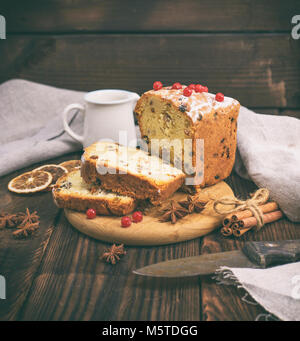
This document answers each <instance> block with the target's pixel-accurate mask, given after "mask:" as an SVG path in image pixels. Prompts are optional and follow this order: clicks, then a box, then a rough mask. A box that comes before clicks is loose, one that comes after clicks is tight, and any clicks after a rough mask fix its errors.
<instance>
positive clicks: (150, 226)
mask: <svg viewBox="0 0 300 341" xmlns="http://www.w3.org/2000/svg"><path fill="white" fill-rule="evenodd" d="M186 196H187V194H186V193H183V192H176V193H175V194H174V195H173V196H172V197H171V198H170V199H169V200H168V201H170V200H171V199H174V200H175V201H180V200H185V198H186ZM224 196H233V192H232V190H231V188H230V187H229V186H228V185H227V184H226V183H225V182H223V181H222V182H220V183H218V184H216V185H214V186H211V187H207V188H204V189H203V190H202V191H201V194H200V198H203V199H206V200H207V199H220V198H222V197H224ZM168 201H166V203H164V205H163V206H162V207H165V205H167V204H168ZM162 207H152V208H151V209H150V210H148V211H147V215H144V217H143V220H142V221H141V222H140V223H137V224H135V223H132V225H131V226H130V227H128V228H124V227H121V217H112V216H97V217H96V218H95V219H87V218H86V215H85V213H82V212H76V211H73V210H69V209H65V214H66V217H67V219H68V220H69V222H70V223H71V224H72V225H73V226H74V227H75V228H76V229H77V230H79V231H81V232H82V233H85V234H87V235H88V236H90V237H93V238H96V239H100V240H102V241H106V242H110V243H117V244H120V243H123V244H125V245H163V244H171V243H177V242H181V241H184V240H189V239H194V238H197V237H200V236H203V235H205V234H208V233H210V232H211V231H213V230H214V229H215V228H216V227H218V226H220V225H221V222H222V219H223V216H220V215H218V214H216V213H215V212H214V211H213V209H212V205H211V203H209V204H208V205H207V207H206V208H205V210H203V212H202V213H201V214H199V213H193V214H189V215H187V216H186V217H184V218H183V219H181V220H178V221H177V222H176V224H171V222H163V223H162V222H160V221H159V219H160V217H161V214H160V212H159V211H161V210H162Z"/></svg>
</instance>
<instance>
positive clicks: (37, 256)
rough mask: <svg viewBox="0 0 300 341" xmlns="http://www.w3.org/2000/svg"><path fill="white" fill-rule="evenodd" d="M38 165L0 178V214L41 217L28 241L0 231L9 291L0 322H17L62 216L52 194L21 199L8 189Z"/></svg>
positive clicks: (0, 304)
mask: <svg viewBox="0 0 300 341" xmlns="http://www.w3.org/2000/svg"><path fill="white" fill-rule="evenodd" d="M73 156H74V155H73ZM70 157H71V156H70ZM65 158H66V156H64V159H65ZM57 161H59V159H58V160H57ZM39 165H40V164H36V165H33V166H32V167H30V168H26V169H23V170H20V171H16V172H13V173H11V174H9V175H7V176H4V177H1V178H0V197H1V201H0V212H6V213H17V212H24V213H25V210H26V208H29V210H30V212H31V213H32V212H34V211H37V214H38V215H39V217H40V228H39V230H38V232H37V234H36V235H35V236H34V237H32V238H29V239H24V240H16V239H14V238H13V236H12V231H14V230H15V229H1V230H0V274H1V275H2V276H4V277H5V280H6V288H7V293H6V299H5V300H0V320H15V319H16V318H17V314H18V313H19V311H20V309H21V307H22V305H23V303H24V300H25V299H26V297H27V294H28V291H29V289H30V287H31V284H32V280H33V276H34V274H35V272H36V271H37V268H38V267H39V265H40V262H41V259H42V257H43V254H44V251H45V249H46V247H47V245H48V242H49V240H50V237H51V235H52V232H53V229H54V226H55V225H56V223H57V221H58V219H59V216H60V213H61V212H60V211H59V209H58V208H57V207H56V206H55V205H54V203H53V200H52V198H51V192H43V193H35V194H31V195H20V194H15V193H11V192H9V191H8V189H7V184H8V182H9V181H10V180H11V179H12V178H14V177H15V176H17V175H19V174H21V173H23V172H24V171H27V170H31V169H33V168H35V167H38V166H39Z"/></svg>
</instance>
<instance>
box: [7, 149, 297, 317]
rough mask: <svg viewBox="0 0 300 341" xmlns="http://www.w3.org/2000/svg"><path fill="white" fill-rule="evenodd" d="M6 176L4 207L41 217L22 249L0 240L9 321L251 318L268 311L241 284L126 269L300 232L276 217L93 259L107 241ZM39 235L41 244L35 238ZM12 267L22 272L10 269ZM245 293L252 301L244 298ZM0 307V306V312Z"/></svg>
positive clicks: (233, 181) (235, 183)
mask: <svg viewBox="0 0 300 341" xmlns="http://www.w3.org/2000/svg"><path fill="white" fill-rule="evenodd" d="M74 157H75V158H78V157H79V154H71V155H68V156H66V157H61V158H59V159H57V160H52V161H51V162H54V163H55V162H56V161H57V162H60V161H62V160H63V159H71V158H74ZM12 176H13V175H10V176H7V177H4V178H2V179H1V180H0V185H1V191H2V192H1V194H2V198H5V199H6V203H7V204H6V205H5V207H4V208H5V209H15V208H17V210H21V209H23V208H24V207H27V206H30V208H32V209H36V210H37V211H38V212H39V213H41V217H42V219H41V221H42V227H41V231H40V234H39V235H38V236H36V237H33V238H32V239H30V240H26V241H24V244H23V246H22V247H21V248H20V244H18V241H15V240H11V242H10V245H9V247H7V245H4V244H1V248H0V250H1V252H2V253H3V252H4V253H3V255H2V257H1V269H6V271H7V269H10V270H9V271H8V274H9V275H12V276H13V277H11V278H13V280H14V282H15V283H14V287H13V288H19V290H20V288H21V287H22V295H21V298H19V295H18V293H19V292H18V291H15V290H13V293H12V296H11V302H12V306H11V307H13V314H10V316H8V318H10V319H12V320H105V321H109V320H131V321H134V320H153V321H156V320H161V321H176V320H182V321H185V320H192V321H199V320H209V321H211V320H240V321H241V320H242V321H244V320H255V319H256V318H257V316H259V314H266V313H267V312H266V311H265V310H264V309H263V308H262V307H260V306H257V305H253V304H249V303H246V302H245V301H244V299H243V297H244V296H245V292H244V291H243V290H241V289H237V288H235V287H232V286H224V285H222V286H221V285H218V284H217V283H216V281H215V280H213V279H212V278H211V277H202V278H190V279H188V280H186V279H171V280H168V279H155V278H154V279H152V278H143V277H139V276H135V275H133V274H132V270H133V269H136V268H139V267H142V266H145V265H148V264H151V263H154V262H158V261H163V260H167V259H175V258H178V257H185V256H195V255H198V254H200V253H210V252H219V251H226V250H233V249H237V248H238V249H240V248H241V247H242V245H243V243H244V242H245V240H281V239H295V238H300V229H299V224H292V223H291V222H288V221H287V220H286V219H282V220H280V221H278V222H275V223H272V224H268V226H266V227H264V228H263V230H262V231H260V232H258V233H253V232H250V233H248V234H246V235H244V236H243V237H242V238H241V239H240V240H238V241H237V240H233V239H230V238H229V239H226V238H224V237H222V236H221V235H220V233H219V231H216V232H215V233H212V234H209V235H208V236H206V237H203V238H197V239H194V240H191V241H187V242H182V243H179V244H173V245H167V246H158V247H156V246H155V247H128V246H127V247H126V250H127V255H126V256H124V257H123V259H122V260H121V261H120V262H119V263H118V264H117V265H115V266H112V265H109V264H107V263H104V262H103V261H102V260H100V259H99V257H100V256H101V255H102V253H103V251H104V250H105V249H106V248H107V247H109V246H110V244H107V243H103V242H100V241H96V240H94V239H92V238H89V237H87V236H85V235H83V234H81V233H79V232H78V231H77V230H75V229H74V228H72V226H71V225H70V224H69V223H68V222H67V220H66V218H65V216H64V214H63V213H62V212H61V213H60V214H57V211H56V210H55V209H54V206H53V204H52V199H51V195H50V193H46V194H43V196H42V195H37V196H35V197H30V198H29V197H24V198H23V197H22V198H19V196H15V195H13V194H11V193H9V192H7V191H6V189H5V188H6V187H5V186H6V184H7V181H8V180H9V179H10V178H11V177H12ZM227 182H228V183H229V184H230V185H231V186H232V188H233V189H234V192H235V194H236V195H239V196H241V197H246V196H247V195H248V194H249V192H252V191H253V190H254V189H255V185H254V184H253V183H251V182H249V181H246V180H242V179H241V178H239V177H238V176H237V175H232V176H231V177H230V178H229V179H228V180H227ZM2 202H4V201H2ZM49 223H50V224H54V228H53V229H51V233H50V235H49V234H47V233H46V226H47V224H49ZM2 232H3V231H2ZM2 236H3V235H2ZM50 237H51V238H50ZM41 239H42V240H46V243H42V244H41ZM2 240H3V239H2ZM40 245H43V247H42V252H40V253H39V254H38V256H37V257H34V263H33V264H32V262H31V260H32V258H31V257H30V255H31V254H32V252H33V250H35V249H36V248H39V247H40ZM11 254H14V257H10V255H11ZM3 266H4V268H3ZM18 267H20V268H21V269H22V272H19V271H15V270H18ZM1 271H2V270H1ZM1 271H0V273H1ZM23 274H24V275H23ZM20 275H21V276H20ZM9 285H11V282H10V284H9ZM246 299H247V300H249V301H250V302H251V301H252V299H251V298H250V297H246ZM252 302H253V301H252ZM0 303H2V302H0ZM3 311H4V310H3V306H0V312H1V314H0V315H2V317H3V316H4V315H3ZM6 317H7V316H6Z"/></svg>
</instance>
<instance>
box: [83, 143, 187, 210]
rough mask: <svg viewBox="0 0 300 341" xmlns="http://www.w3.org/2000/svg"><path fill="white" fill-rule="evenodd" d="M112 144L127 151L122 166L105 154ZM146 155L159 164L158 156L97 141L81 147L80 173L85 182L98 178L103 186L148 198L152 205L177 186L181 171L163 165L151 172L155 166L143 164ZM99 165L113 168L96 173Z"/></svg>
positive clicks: (179, 184)
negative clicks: (160, 169) (162, 167)
mask: <svg viewBox="0 0 300 341" xmlns="http://www.w3.org/2000/svg"><path fill="white" fill-rule="evenodd" d="M113 146H114V147H115V148H117V155H119V154H118V153H119V152H120V151H124V150H125V149H126V151H129V152H128V153H129V157H128V160H129V161H128V163H129V164H128V165H126V164H124V163H123V164H124V165H125V166H124V167H123V166H122V162H123V159H122V158H120V160H121V163H119V164H118V165H117V164H116V163H114V162H112V160H111V159H110V158H109V157H110V154H106V153H107V152H110V151H111V152H112V153H113V154H112V155H115V153H116V151H114V150H112V149H113ZM131 153H132V155H131ZM105 155H106V156H105ZM106 158H107V159H106ZM150 158H151V160H152V159H153V160H154V161H155V162H156V161H157V162H159V166H162V164H163V163H162V161H161V160H160V159H159V158H157V157H155V156H151V157H150V156H148V155H147V153H145V152H143V151H141V150H136V149H131V148H126V147H123V146H119V145H118V144H116V143H106V142H98V143H95V144H93V145H91V146H90V147H87V148H86V149H85V152H84V154H83V156H82V166H81V176H82V178H83V179H84V180H85V181H86V182H87V183H95V182H97V181H98V182H99V183H100V184H101V187H102V188H104V189H107V190H111V191H113V192H116V193H120V194H122V195H126V196H129V197H133V198H135V199H139V200H145V199H149V200H150V201H151V203H152V204H153V205H159V204H160V203H161V202H162V201H164V200H165V199H167V198H168V197H170V196H171V195H172V194H173V193H174V192H175V191H176V190H177V189H179V188H180V187H181V185H182V184H183V182H184V179H185V174H184V173H183V172H181V171H180V170H178V169H176V168H174V167H172V166H167V165H166V166H165V167H166V171H165V172H162V173H161V174H157V176H155V175H154V174H156V171H155V168H151V166H150V163H149V165H148V164H147V166H145V162H150V161H149V160H150ZM155 159H157V160H155ZM99 165H100V166H103V167H107V169H113V170H114V172H112V173H110V172H106V173H105V174H100V173H99ZM120 165H121V166H120ZM139 167H140V168H139Z"/></svg>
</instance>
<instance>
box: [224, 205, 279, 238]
mask: <svg viewBox="0 0 300 341" xmlns="http://www.w3.org/2000/svg"><path fill="white" fill-rule="evenodd" d="M269 204H270V205H268V204H265V205H262V206H265V208H264V210H267V213H266V214H263V221H264V224H267V223H271V222H273V221H276V220H278V219H280V218H282V217H283V213H282V211H280V210H279V209H278V205H277V204H276V203H273V202H272V203H269ZM271 208H275V210H274V211H271V212H270V211H269V210H270V209H271ZM246 211H249V210H245V211H239V212H236V213H233V214H232V216H233V217H234V218H233V219H231V220H230V221H229V223H227V224H226V225H224V226H223V227H222V229H221V233H222V234H223V236H225V237H228V236H231V235H233V236H235V237H240V236H242V235H243V234H245V233H246V232H247V231H249V230H251V229H252V228H253V227H255V226H257V219H256V218H255V217H253V215H252V214H251V216H249V212H246ZM251 213H252V212H251ZM224 220H225V219H224Z"/></svg>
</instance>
